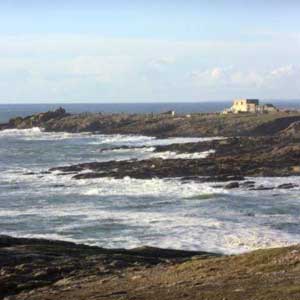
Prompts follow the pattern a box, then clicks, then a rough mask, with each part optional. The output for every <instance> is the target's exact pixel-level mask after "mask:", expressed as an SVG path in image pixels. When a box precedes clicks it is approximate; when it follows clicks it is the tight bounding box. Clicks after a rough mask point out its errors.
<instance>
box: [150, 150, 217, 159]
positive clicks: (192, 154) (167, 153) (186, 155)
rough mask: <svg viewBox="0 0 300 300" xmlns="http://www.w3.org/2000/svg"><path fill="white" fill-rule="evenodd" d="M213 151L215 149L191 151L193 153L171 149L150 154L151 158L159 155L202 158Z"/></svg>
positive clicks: (169, 157)
mask: <svg viewBox="0 0 300 300" xmlns="http://www.w3.org/2000/svg"><path fill="white" fill-rule="evenodd" d="M212 153H215V150H209V151H203V152H193V153H177V152H172V151H166V152H155V153H153V154H151V155H150V157H151V158H154V157H159V158H163V159H202V158H206V157H208V156H209V155H210V154H212Z"/></svg>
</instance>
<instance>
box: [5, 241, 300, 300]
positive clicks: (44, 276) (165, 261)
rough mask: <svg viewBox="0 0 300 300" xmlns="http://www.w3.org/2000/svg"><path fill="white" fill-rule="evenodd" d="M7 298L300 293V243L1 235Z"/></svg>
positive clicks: (292, 298)
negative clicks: (229, 244) (224, 248)
mask: <svg viewBox="0 0 300 300" xmlns="http://www.w3.org/2000/svg"><path fill="white" fill-rule="evenodd" d="M0 257H1V261H0V299H7V300H8V299H10V300H12V299H14V300H24V299H27V300H46V299H47V300H57V299H64V300H86V299H94V300H95V299H107V300H115V299H128V300H129V299H131V300H132V299H141V300H156V299H161V300H167V299H168V300H181V299H187V300H194V299H200V298H199V296H200V297H201V299H207V300H219V299H232V300H237V299H264V300H274V299H289V300H296V299H299V298H300V289H299V286H300V270H299V263H300V247H299V246H291V247H286V248H277V249H267V250H258V251H254V252H251V253H247V254H243V255H236V256H220V255H217V254H212V253H205V252H189V251H176V250H164V249H158V248H151V247H141V248H137V249H133V250H122V249H115V250H113V249H104V248H98V247H89V246H85V245H77V244H73V243H68V242H60V241H49V240H42V239H16V238H11V237H7V236H0Z"/></svg>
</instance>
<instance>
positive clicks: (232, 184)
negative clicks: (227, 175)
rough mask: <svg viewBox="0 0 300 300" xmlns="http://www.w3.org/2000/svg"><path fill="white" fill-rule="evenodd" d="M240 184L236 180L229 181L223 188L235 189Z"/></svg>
mask: <svg viewBox="0 0 300 300" xmlns="http://www.w3.org/2000/svg"><path fill="white" fill-rule="evenodd" d="M239 186H240V184H239V183H238V182H230V183H228V184H226V185H225V186H224V188H225V189H228V190H229V189H236V188H238V187H239Z"/></svg>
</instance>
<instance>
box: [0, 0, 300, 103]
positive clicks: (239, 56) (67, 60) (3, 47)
mask: <svg viewBox="0 0 300 300" xmlns="http://www.w3.org/2000/svg"><path fill="white" fill-rule="evenodd" d="M299 11H300V1H299V0H285V1H282V0H281V1H278V0H265V1H261V0H252V1H248V0H239V1H238V0H207V1H206V0H197V1H196V0H185V1H184V0H180V1H179V0H172V1H171V0H160V1H158V0H151V1H149V0H148V1H144V0H140V1H137V0H110V1H108V0H106V1H102V0H98V1H97V0H85V1H82V0H81V1H79V0H60V1H59V0H52V1H49V0H26V1H24V0H0V103H49V102H109V103H114V102H185V101H186V102H194V101H195V102H201V101H205V102H206V101H221V100H229V99H233V98H236V97H247V98H260V99H300V18H299Z"/></svg>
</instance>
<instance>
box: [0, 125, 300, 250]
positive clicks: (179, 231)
mask: <svg viewBox="0 0 300 300" xmlns="http://www.w3.org/2000/svg"><path fill="white" fill-rule="evenodd" d="M205 140H210V139H202V138H197V139H194V138H192V139H190V138H170V139H155V138H153V137H144V136H130V135H116V136H114V135H109V136H107V135H100V134H98V135H92V134H89V133H78V134H77V133H75V134H72V133H48V132H43V131H42V130H41V129H39V128H32V129H28V130H27V129H25V130H9V131H2V132H0V151H1V155H0V169H1V172H0V224H1V226H0V233H2V234H8V235H14V236H25V237H26V236H27V237H39V238H40V237H44V238H50V239H62V240H70V241H74V242H80V243H82V242H84V243H87V244H91V245H99V246H102V247H118V248H119V247H125V248H132V247H136V246H141V245H146V244H147V245H152V246H159V247H167V248H179V249H189V250H191V249H194V250H204V251H205V250H206V251H215V252H224V253H240V252H245V251H250V250H253V249H257V248H264V247H275V246H283V245H289V244H292V243H296V242H300V236H299V232H300V228H299V224H300V217H299V215H300V200H299V199H300V188H298V187H295V188H293V189H290V190H284V189H281V190H280V189H274V190H264V191H249V190H248V189H246V188H243V187H240V188H237V189H234V190H226V189H224V188H223V186H224V185H225V184H224V183H215V182H214V183H201V182H197V181H186V180H185V181H183V180H181V179H180V178H170V179H152V180H139V179H133V178H128V177H126V178H123V179H113V178H99V179H82V180H74V179H72V176H73V175H72V174H70V175H64V176H61V174H60V172H53V173H47V172H46V173H45V172H44V171H46V170H48V169H49V168H51V167H53V166H60V165H66V164H75V163H80V162H88V161H105V160H113V159H114V160H119V159H132V158H134V159H143V158H145V157H148V158H149V157H153V156H156V157H161V158H164V159H170V158H171V159H178V158H184V159H199V158H203V159H205V157H206V156H207V155H209V154H211V153H213V149H212V150H210V151H208V152H200V153H191V154H190V153H174V152H163V153H159V152H155V147H156V146H158V145H169V144H172V143H189V142H199V141H205ZM118 146H129V147H131V148H133V149H131V148H130V149H115V150H112V151H110V150H109V151H103V150H104V149H106V148H115V147H118ZM141 147H142V148H141ZM86 172H88V170H87V171H86ZM249 180H253V179H252V178H249ZM254 181H255V184H256V185H261V184H262V185H265V186H277V185H280V184H283V183H299V178H298V177H289V178H256V179H254ZM216 186H219V187H216Z"/></svg>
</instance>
